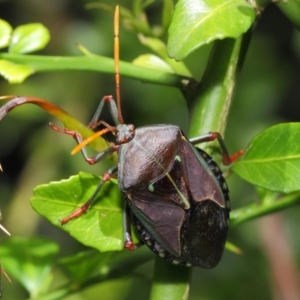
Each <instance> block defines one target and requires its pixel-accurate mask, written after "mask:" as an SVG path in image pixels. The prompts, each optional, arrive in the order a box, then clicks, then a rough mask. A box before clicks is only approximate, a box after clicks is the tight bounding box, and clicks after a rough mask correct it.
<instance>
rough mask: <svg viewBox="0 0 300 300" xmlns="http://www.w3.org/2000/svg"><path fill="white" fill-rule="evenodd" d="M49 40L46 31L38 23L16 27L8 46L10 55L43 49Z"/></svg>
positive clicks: (48, 34)
mask: <svg viewBox="0 0 300 300" xmlns="http://www.w3.org/2000/svg"><path fill="white" fill-rule="evenodd" d="M49 40H50V33H49V31H48V29H47V28H46V27H45V26H44V25H42V24H40V23H32V24H26V25H21V26H19V27H17V28H16V29H15V30H14V31H13V34H12V38H11V43H10V45H9V52H10V53H29V52H34V51H37V50H40V49H43V48H44V47H45V46H46V45H47V44H48V42H49Z"/></svg>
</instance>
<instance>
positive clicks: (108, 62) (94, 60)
mask: <svg viewBox="0 0 300 300" xmlns="http://www.w3.org/2000/svg"><path fill="white" fill-rule="evenodd" d="M0 59H6V60H9V61H12V62H14V63H19V64H26V65H28V66H30V67H31V68H32V69H33V71H34V72H47V71H61V70H77V71H78V70H79V71H97V72H103V73H108V74H114V73H115V69H114V60H113V59H112V58H108V57H104V56H99V55H90V56H73V57H63V56H39V55H22V54H10V53H1V54H0ZM120 75H122V76H126V77H129V78H134V79H137V80H141V81H146V82H148V83H149V82H150V83H156V84H162V85H167V86H175V87H178V88H181V89H182V88H184V85H183V79H184V78H183V77H182V76H179V75H176V74H171V73H167V72H163V71H160V70H155V69H150V68H144V67H141V66H136V65H134V64H132V63H129V62H124V61H120Z"/></svg>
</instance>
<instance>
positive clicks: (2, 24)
mask: <svg viewBox="0 0 300 300" xmlns="http://www.w3.org/2000/svg"><path fill="white" fill-rule="evenodd" d="M11 32H12V27H11V26H10V24H9V23H7V22H6V21H4V20H2V19H0V48H4V47H7V46H8V45H9V41H10V37H11Z"/></svg>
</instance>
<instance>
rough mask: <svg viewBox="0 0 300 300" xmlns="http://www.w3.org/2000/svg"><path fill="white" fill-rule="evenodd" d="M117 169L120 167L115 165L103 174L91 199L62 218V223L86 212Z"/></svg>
mask: <svg viewBox="0 0 300 300" xmlns="http://www.w3.org/2000/svg"><path fill="white" fill-rule="evenodd" d="M117 169H118V167H116V166H115V167H113V168H110V169H109V170H108V171H107V172H106V173H104V174H103V175H102V179H101V181H100V183H99V185H98V186H97V188H96V190H95V191H94V193H93V194H92V196H91V197H90V198H89V200H88V201H87V202H85V203H84V204H83V205H82V206H80V207H79V208H78V209H76V210H74V211H73V212H72V213H71V214H70V215H69V216H67V217H65V218H63V219H62V220H60V223H61V225H64V224H66V223H68V222H69V221H70V220H72V219H75V218H78V217H79V216H81V215H82V214H83V213H84V212H86V211H87V210H88V209H89V207H90V206H91V205H92V203H93V202H94V200H95V198H96V196H97V195H98V193H99V191H100V190H101V188H102V187H103V185H104V184H105V183H106V182H108V181H109V180H110V179H111V177H112V175H113V174H115V173H116V172H117Z"/></svg>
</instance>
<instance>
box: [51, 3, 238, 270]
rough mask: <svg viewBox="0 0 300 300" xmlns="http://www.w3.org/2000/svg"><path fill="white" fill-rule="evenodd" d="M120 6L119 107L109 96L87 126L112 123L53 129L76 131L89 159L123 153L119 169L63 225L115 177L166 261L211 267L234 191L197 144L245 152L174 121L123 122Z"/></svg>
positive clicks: (143, 235)
mask: <svg viewBox="0 0 300 300" xmlns="http://www.w3.org/2000/svg"><path fill="white" fill-rule="evenodd" d="M118 14H119V12H118V7H117V8H116V12H115V62H116V63H115V66H116V94H117V104H116V102H115V100H114V99H113V97H112V96H105V97H104V98H103V99H102V100H101V102H100V104H99V107H98V109H97V111H96V113H95V115H94V117H93V118H92V120H91V122H90V124H89V127H90V128H92V129H95V128H96V127H97V126H98V125H99V124H103V125H104V126H105V127H106V128H105V129H103V130H101V131H98V132H96V133H95V134H94V135H93V136H91V137H90V138H88V139H86V140H84V141H83V139H82V137H81V136H80V135H79V134H78V133H77V132H74V131H71V130H68V129H59V128H57V127H55V126H54V125H51V127H52V128H53V129H54V130H56V131H59V132H63V133H66V134H69V135H72V136H73V137H74V138H75V139H76V141H77V143H78V144H79V145H78V146H77V147H76V148H75V152H77V151H79V150H81V151H82V154H83V156H84V158H85V160H86V161H87V162H88V163H89V164H95V163H96V162H99V161H101V160H102V159H104V158H106V157H107V156H109V155H111V154H112V153H113V152H115V151H117V153H118V166H116V167H114V168H111V169H110V170H109V171H108V172H107V173H105V174H104V175H103V177H102V180H101V182H100V184H99V186H98V188H97V189H96V191H95V192H94V194H93V195H92V197H91V198H90V199H89V200H88V201H87V202H86V203H85V204H83V205H82V206H81V207H80V208H79V209H77V210H75V211H74V212H73V213H71V214H70V215H69V216H68V217H66V218H64V219H63V220H61V223H62V224H65V223H67V222H69V221H70V220H71V219H73V218H76V217H78V216H80V215H81V214H82V213H83V212H85V211H86V210H87V209H88V208H89V207H90V205H91V204H92V202H93V200H94V198H95V196H96V195H97V193H98V192H99V190H100V189H101V187H102V186H103V184H104V183H105V182H107V181H109V180H110V178H111V177H112V175H115V174H117V177H118V182H119V189H120V191H121V192H122V194H123V195H124V197H125V199H126V205H127V210H128V211H129V213H130V214H131V215H132V220H133V222H134V224H135V227H136V229H137V232H138V233H139V236H140V239H141V241H142V242H143V243H144V244H146V245H147V246H148V247H149V248H150V249H151V250H152V251H153V252H155V253H157V254H158V255H159V256H161V257H162V258H164V259H166V260H167V261H169V262H171V263H173V264H177V265H180V266H198V267H203V268H212V267H214V266H216V265H217V264H218V262H219V261H220V259H221V256H222V253H223V250H224V245H225V241H226V237H227V231H228V218H229V211H230V208H229V196H228V188H227V184H226V182H225V179H224V177H223V176H222V173H221V171H220V169H219V167H218V166H217V164H216V163H215V162H214V161H213V159H212V158H211V157H210V156H209V155H208V154H207V153H205V152H204V151H203V150H201V149H197V148H195V147H194V145H195V144H199V143H201V142H209V141H213V140H215V139H217V140H218V142H219V144H220V148H221V151H222V155H223V163H224V164H226V165H228V164H230V163H231V162H232V161H234V160H235V159H236V158H237V157H238V156H239V155H240V154H242V152H239V153H237V154H235V155H233V156H231V157H230V156H229V154H228V152H227V150H226V147H225V145H224V142H223V139H222V137H221V135H220V134H219V133H217V132H211V133H208V134H205V135H203V136H200V137H198V138H195V139H193V140H188V139H187V138H186V137H185V136H184V134H183V133H182V131H181V130H180V129H179V127H177V126H174V125H169V124H159V125H150V126H144V127H140V128H137V129H135V128H134V126H133V125H131V124H129V125H128V124H124V121H123V117H122V114H121V104H120V88H119V86H120V85H119V81H120V79H119V64H118V62H119V44H118V43H119V40H118ZM104 104H108V106H109V109H110V112H111V115H112V118H113V120H114V123H115V126H109V125H108V124H107V123H105V122H104V121H101V120H99V118H100V114H101V112H102V108H103V106H104ZM108 131H111V132H113V134H115V135H116V143H115V144H114V145H113V146H111V147H110V148H108V149H106V150H104V151H102V152H100V153H98V154H96V155H95V156H94V157H92V158H89V157H88V156H87V154H86V150H85V148H84V146H85V145H87V144H88V143H89V142H90V141H92V140H93V139H95V138H96V137H98V136H100V135H103V134H104V133H106V132H108ZM129 220H130V219H129V218H128V220H127V221H126V222H124V224H127V225H126V226H125V227H126V228H125V229H124V233H125V247H126V248H128V249H130V250H134V249H135V245H134V244H133V242H132V238H131V234H130V230H129V229H130V222H129Z"/></svg>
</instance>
